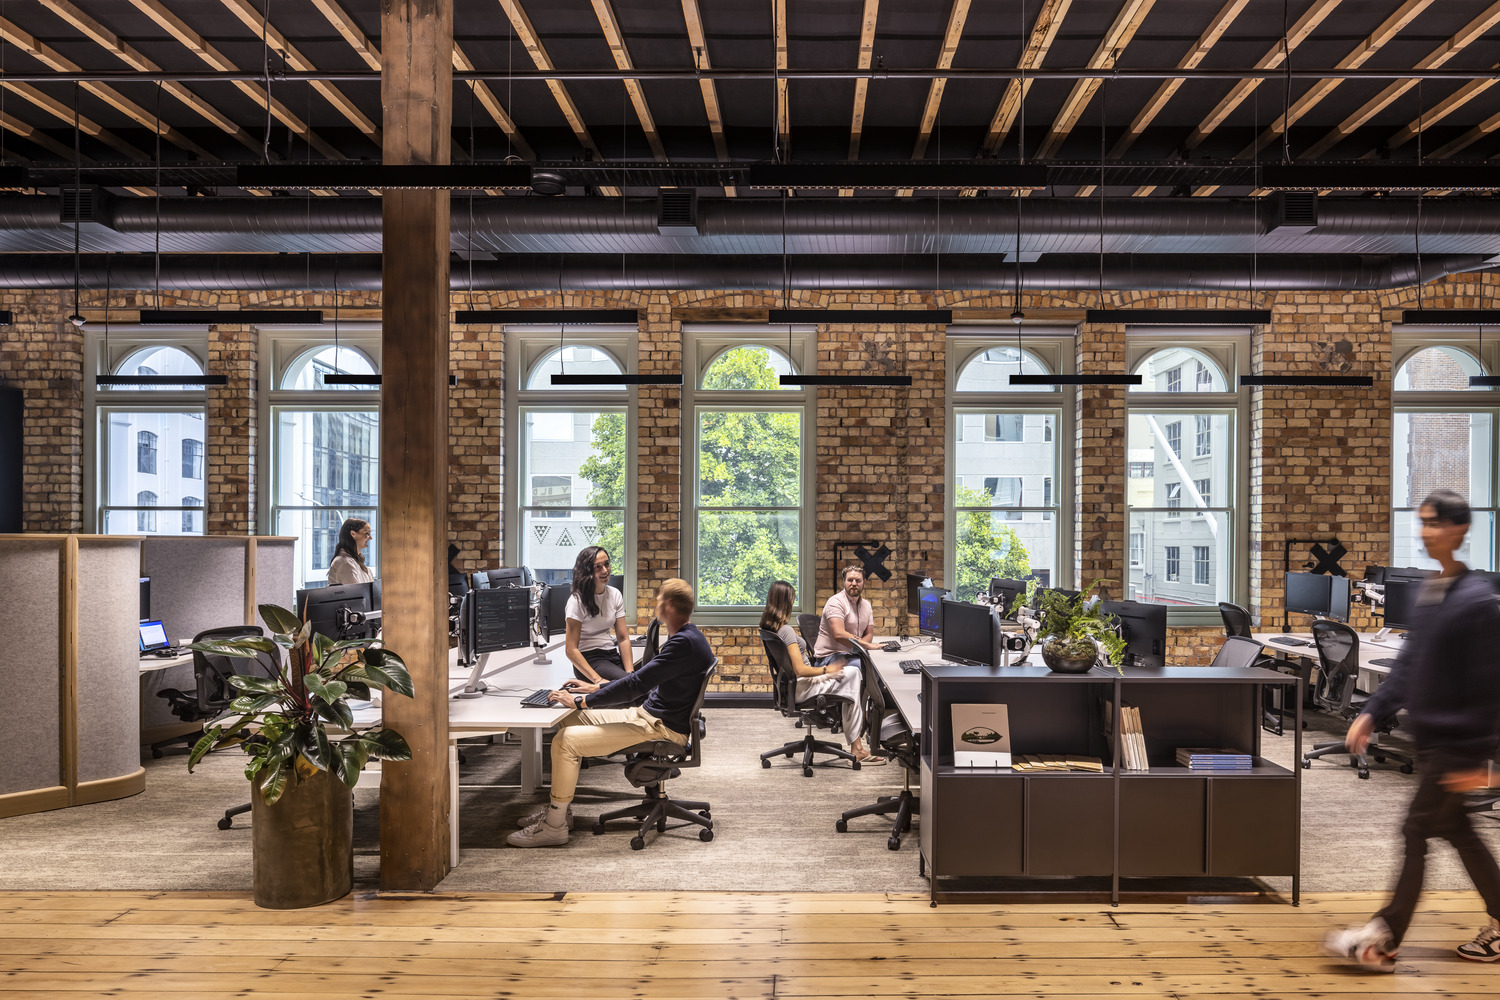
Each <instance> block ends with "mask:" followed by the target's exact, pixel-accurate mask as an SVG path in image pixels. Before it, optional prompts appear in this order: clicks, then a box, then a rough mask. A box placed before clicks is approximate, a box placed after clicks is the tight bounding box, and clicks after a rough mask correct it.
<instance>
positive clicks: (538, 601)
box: [531, 583, 552, 664]
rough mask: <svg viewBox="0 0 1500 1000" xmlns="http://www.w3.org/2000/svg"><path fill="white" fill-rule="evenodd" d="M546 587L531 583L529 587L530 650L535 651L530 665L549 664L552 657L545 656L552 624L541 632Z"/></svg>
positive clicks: (544, 610) (544, 611) (548, 624)
mask: <svg viewBox="0 0 1500 1000" xmlns="http://www.w3.org/2000/svg"><path fill="white" fill-rule="evenodd" d="M546 601H547V585H546V584H541V583H533V584H532V585H531V648H532V649H535V650H536V656H534V657H532V659H531V662H532V663H541V664H549V663H551V662H552V657H550V656H548V655H547V639H548V638H549V637H550V636H551V634H552V622H550V621H549V622H548V623H547V631H546V632H543V631H542V616H543V615H544V614H545V613H546V610H547V608H546Z"/></svg>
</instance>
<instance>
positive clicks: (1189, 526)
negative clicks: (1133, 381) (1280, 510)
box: [1124, 344, 1240, 608]
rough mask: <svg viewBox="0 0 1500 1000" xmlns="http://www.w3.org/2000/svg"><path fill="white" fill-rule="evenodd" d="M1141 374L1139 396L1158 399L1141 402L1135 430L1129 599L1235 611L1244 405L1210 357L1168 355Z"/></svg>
mask: <svg viewBox="0 0 1500 1000" xmlns="http://www.w3.org/2000/svg"><path fill="white" fill-rule="evenodd" d="M1220 353H1222V352H1220ZM1134 371H1135V374H1138V375H1140V376H1141V384H1140V385H1138V386H1132V387H1131V390H1130V391H1131V393H1132V394H1134V395H1135V396H1137V397H1147V396H1149V397H1150V398H1149V399H1146V398H1137V399H1134V400H1132V402H1131V404H1130V409H1129V417H1128V420H1127V429H1126V440H1125V448H1126V480H1125V482H1126V486H1125V494H1126V501H1127V505H1128V508H1129V509H1128V511H1127V516H1126V520H1127V529H1126V530H1127V533H1128V538H1127V539H1126V543H1127V545H1126V551H1127V552H1128V553H1129V565H1128V575H1129V580H1128V583H1127V585H1126V587H1125V595H1124V596H1125V597H1126V598H1129V599H1131V600H1137V601H1149V602H1152V603H1156V604H1167V605H1173V606H1185V607H1199V608H1204V607H1212V606H1213V605H1214V604H1216V603H1217V602H1219V601H1232V600H1234V594H1235V589H1234V581H1235V579H1236V577H1235V573H1234V560H1235V553H1236V551H1237V550H1236V547H1235V541H1234V539H1235V532H1236V531H1237V530H1238V528H1237V522H1236V516H1235V515H1236V511H1235V498H1236V495H1237V485H1236V476H1237V470H1238V465H1237V461H1238V459H1237V455H1236V450H1235V425H1236V423H1235V422H1236V420H1238V419H1239V417H1240V414H1239V405H1240V399H1239V395H1238V394H1237V393H1236V392H1235V391H1234V389H1233V388H1232V386H1231V383H1230V382H1229V380H1228V379H1227V378H1226V377H1225V374H1224V367H1223V366H1222V365H1221V364H1220V362H1219V361H1217V360H1215V359H1214V357H1213V356H1212V355H1211V354H1210V353H1209V352H1208V350H1207V349H1197V348H1194V347H1191V346H1183V345H1180V344H1173V345H1171V346H1166V347H1161V348H1158V349H1157V350H1154V351H1151V352H1150V353H1148V354H1147V355H1146V356H1145V357H1143V358H1141V359H1140V361H1139V362H1138V363H1137V364H1136V366H1135V369H1134ZM1178 397H1181V398H1180V399H1179V398H1178Z"/></svg>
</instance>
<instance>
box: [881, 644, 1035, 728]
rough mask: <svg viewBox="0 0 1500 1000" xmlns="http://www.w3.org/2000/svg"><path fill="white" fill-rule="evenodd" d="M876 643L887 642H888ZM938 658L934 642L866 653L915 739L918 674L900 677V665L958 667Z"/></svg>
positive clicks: (919, 713)
mask: <svg viewBox="0 0 1500 1000" xmlns="http://www.w3.org/2000/svg"><path fill="white" fill-rule="evenodd" d="M876 641H877V642H889V641H890V639H877V640H876ZM941 654H942V648H941V646H940V644H939V642H938V640H936V639H934V640H933V641H931V642H925V641H924V642H920V643H913V644H911V645H908V646H904V647H903V648H902V649H901V651H900V652H898V653H887V652H886V651H885V650H883V649H872V650H870V663H871V664H872V665H873V666H874V667H875V672H876V674H878V675H879V676H880V682H881V683H882V684H884V685H885V689H886V690H887V691H889V692H890V694H891V701H892V702H893V703H894V707H895V709H896V711H898V712H900V713H901V718H902V719H903V720H904V721H905V722H906V724H907V726H908V727H910V728H911V731H912V732H913V733H916V734H917V735H918V736H920V735H921V734H922V697H921V696H922V674H921V672H920V671H919V672H917V673H915V674H904V673H902V672H901V661H902V660H921V661H922V662H923V663H924V664H932V665H944V666H957V665H958V664H955V663H949V662H948V661H947V660H944V659H943V657H942V655H941ZM1041 660H1042V654H1041V653H1040V652H1037V653H1034V654H1033V656H1032V659H1030V660H1028V661H1027V662H1028V663H1032V662H1035V663H1041Z"/></svg>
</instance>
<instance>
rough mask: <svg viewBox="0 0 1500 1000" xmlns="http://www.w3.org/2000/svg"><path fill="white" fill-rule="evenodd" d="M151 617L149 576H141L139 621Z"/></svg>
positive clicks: (147, 619)
mask: <svg viewBox="0 0 1500 1000" xmlns="http://www.w3.org/2000/svg"><path fill="white" fill-rule="evenodd" d="M150 619H151V578H150V577H149V576H143V577H141V621H143V622H144V621H149V620H150Z"/></svg>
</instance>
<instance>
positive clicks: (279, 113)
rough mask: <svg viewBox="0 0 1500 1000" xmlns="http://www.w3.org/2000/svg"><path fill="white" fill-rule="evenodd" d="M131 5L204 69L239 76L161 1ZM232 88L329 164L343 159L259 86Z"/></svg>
mask: <svg viewBox="0 0 1500 1000" xmlns="http://www.w3.org/2000/svg"><path fill="white" fill-rule="evenodd" d="M130 3H131V4H132V5H133V6H134V7H135V8H136V9H137V10H139V11H140V12H141V13H142V14H145V15H146V16H147V17H149V18H151V20H153V21H155V22H156V24H157V26H158V27H160V28H161V29H162V30H163V31H165V32H166V33H167V34H169V35H171V36H172V38H173V39H174V40H176V41H177V43H178V44H180V45H182V46H183V47H184V48H186V49H187V50H188V51H189V52H191V53H193V54H194V55H195V56H197V57H198V58H199V60H201V61H202V62H203V63H204V64H205V65H207V66H209V67H211V68H213V69H216V70H220V71H222V72H231V71H233V72H238V71H239V67H238V66H236V65H235V64H234V63H232V62H230V61H229V59H227V58H226V57H225V56H224V54H223V53H222V52H220V51H219V50H218V49H216V48H214V47H213V46H212V45H211V44H209V42H208V40H207V39H205V38H204V37H203V36H202V35H200V34H198V33H197V32H196V31H194V30H193V29H192V28H190V27H189V26H188V24H187V22H186V21H184V20H183V19H182V18H180V17H178V16H177V15H176V14H174V13H172V11H171V10H170V9H168V7H167V5H166V4H165V3H164V2H163V0H130ZM234 85H235V87H236V88H237V89H238V90H239V91H240V93H242V94H244V95H245V96H246V97H248V98H250V99H251V100H252V101H254V102H255V103H256V104H259V105H260V106H261V107H263V108H269V109H270V111H271V114H272V115H274V116H275V117H276V119H277V120H278V121H280V122H281V123H282V124H283V125H285V126H286V127H287V128H289V129H291V130H292V131H293V132H296V133H297V134H298V135H300V136H302V137H303V138H304V139H305V140H307V143H308V145H310V146H312V148H313V149H316V150H317V151H318V152H320V153H322V154H323V155H324V156H326V157H328V158H329V159H330V160H342V159H345V156H344V154H343V153H342V152H340V151H339V150H338V149H337V148H336V147H334V146H333V145H332V144H330V143H328V142H326V141H324V140H323V139H322V138H321V137H319V136H318V135H317V133H315V132H313V131H312V130H311V129H310V128H308V126H307V123H306V122H304V121H302V119H300V118H298V117H297V116H296V115H294V114H293V113H292V112H291V109H289V108H288V107H287V106H286V105H285V104H283V103H282V102H281V101H278V100H275V99H274V98H272V97H271V95H270V94H268V93H266V91H264V90H263V89H261V87H260V86H259V85H258V84H254V83H250V82H249V81H247V80H237V81H235V83H234Z"/></svg>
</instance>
